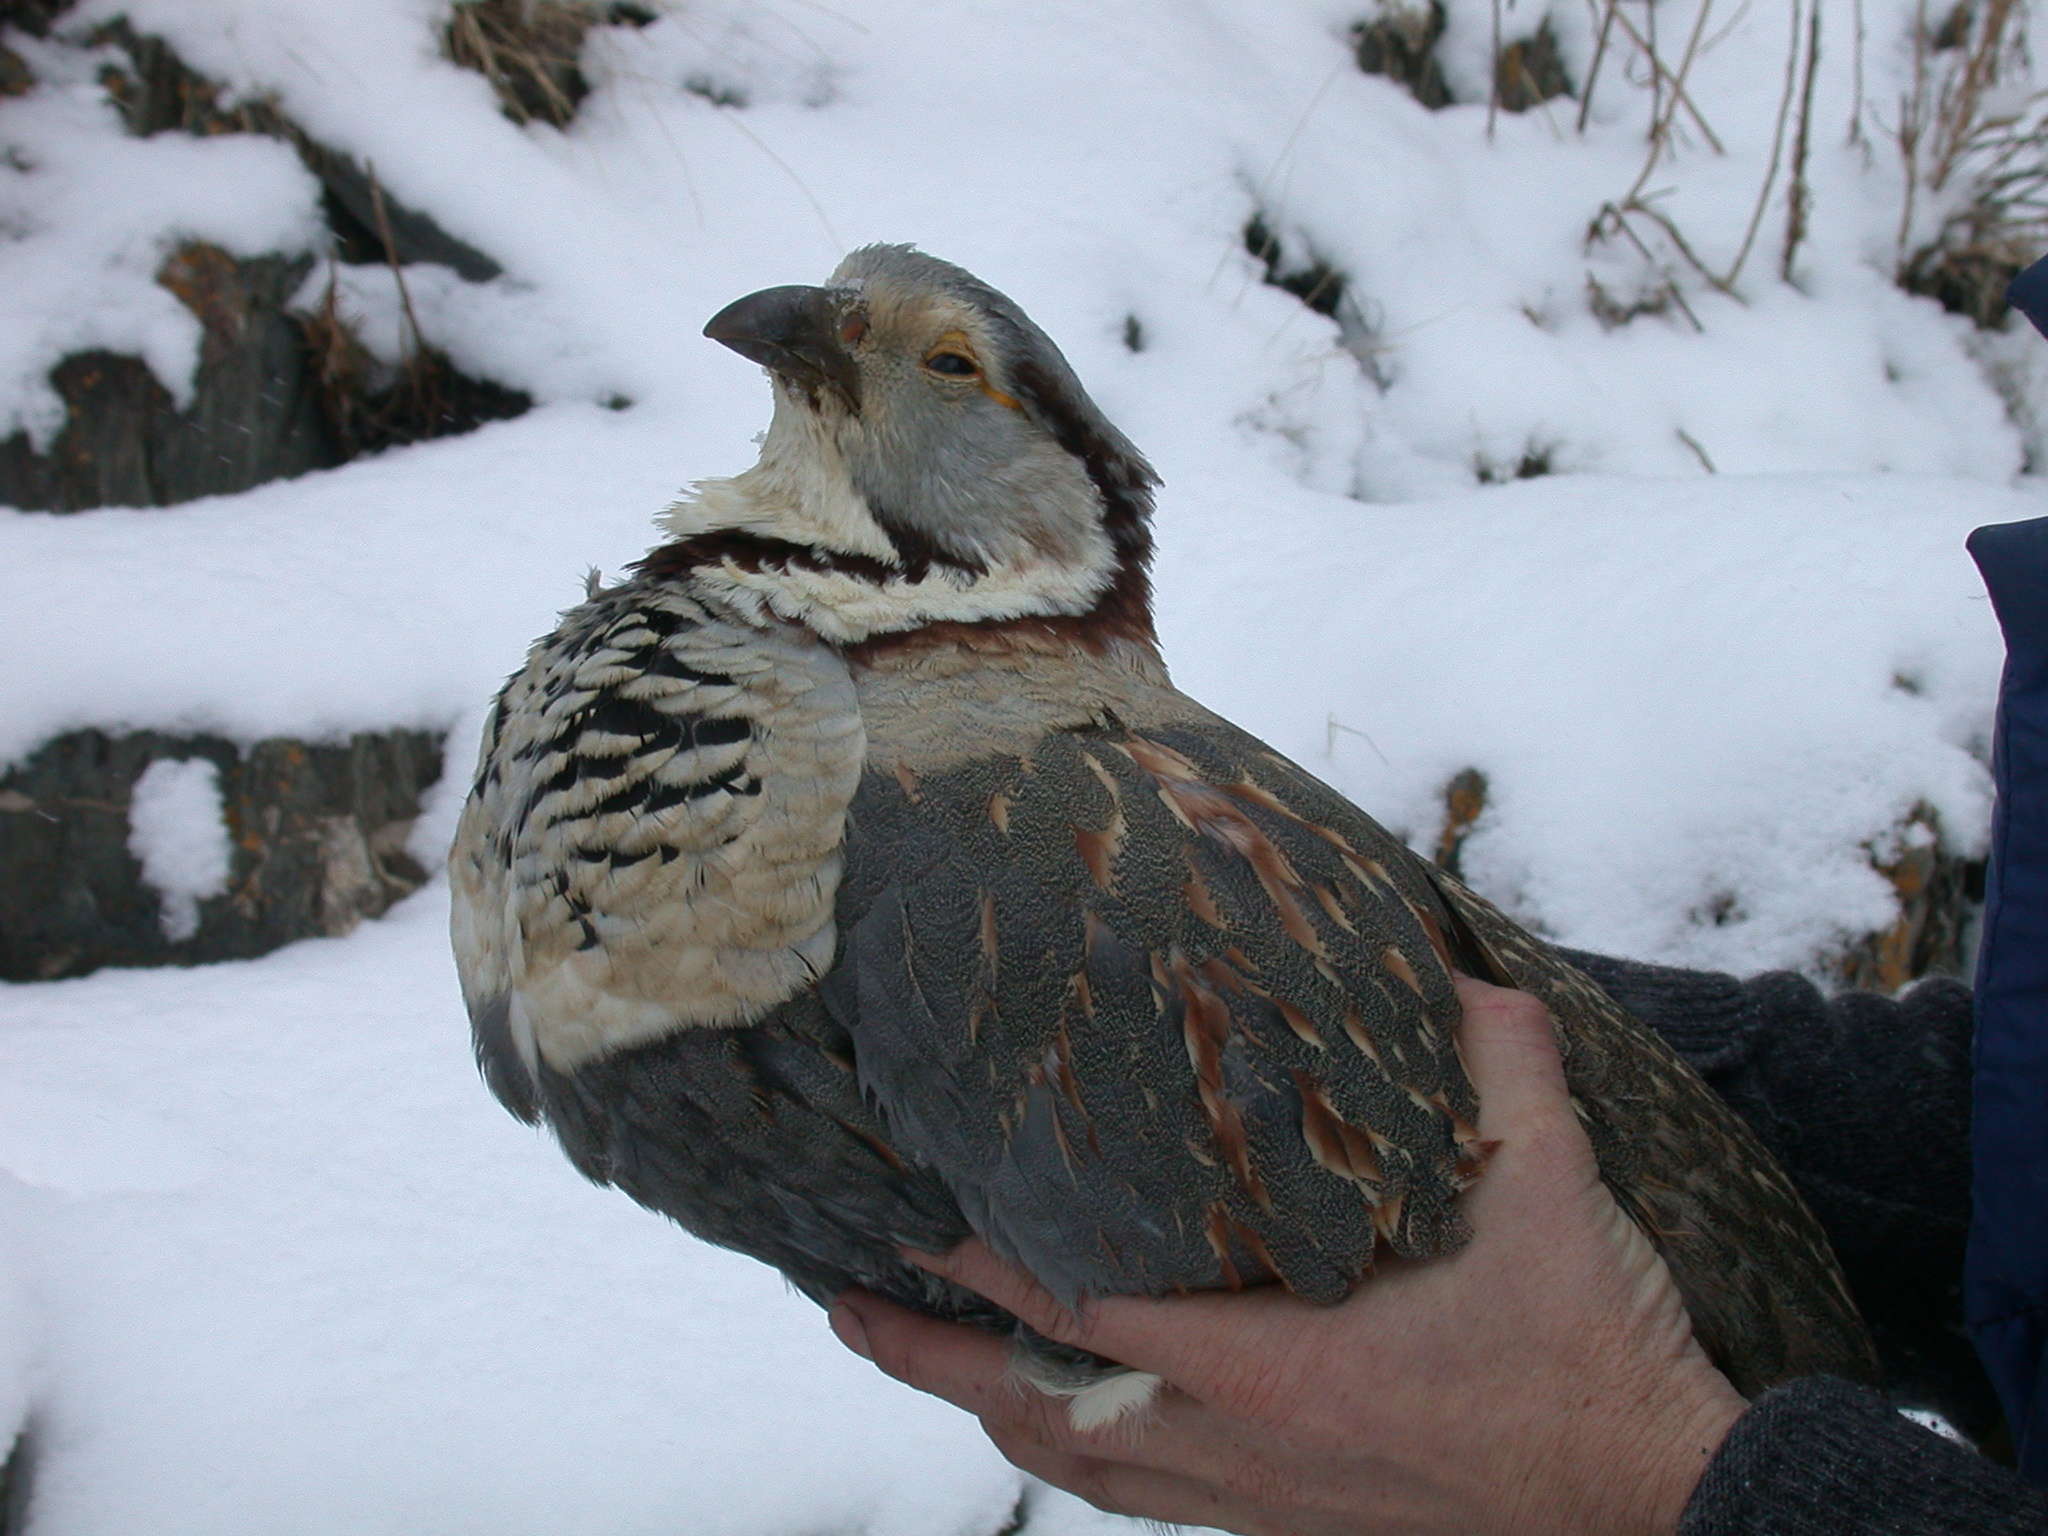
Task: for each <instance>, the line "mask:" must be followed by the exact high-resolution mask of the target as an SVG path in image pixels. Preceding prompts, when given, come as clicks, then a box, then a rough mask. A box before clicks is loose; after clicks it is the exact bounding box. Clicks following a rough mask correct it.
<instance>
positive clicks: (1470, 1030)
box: [1456, 976, 1598, 1195]
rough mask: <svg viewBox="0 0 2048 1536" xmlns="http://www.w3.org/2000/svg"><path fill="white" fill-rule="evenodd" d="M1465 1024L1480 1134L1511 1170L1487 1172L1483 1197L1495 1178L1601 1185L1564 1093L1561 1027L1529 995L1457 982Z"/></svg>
mask: <svg viewBox="0 0 2048 1536" xmlns="http://www.w3.org/2000/svg"><path fill="white" fill-rule="evenodd" d="M1456 983H1457V988H1458V1001H1459V1003H1460V1004H1462V1005H1463V1007H1464V1010H1465V1016H1464V1019H1463V1021H1462V1022H1461V1023H1460V1024H1459V1026H1458V1053H1459V1055H1460V1056H1461V1057H1463V1058H1464V1062H1465V1070H1466V1072H1467V1073H1468V1074H1469V1075H1470V1076H1471V1079H1472V1087H1473V1089H1474V1090H1475V1091H1476V1092H1477V1093H1478V1095H1479V1132H1480V1135H1482V1136H1483V1137H1485V1139H1486V1140H1488V1141H1491V1142H1498V1143H1501V1144H1502V1150H1503V1151H1504V1152H1505V1153H1506V1154H1507V1156H1506V1158H1505V1162H1506V1164H1507V1165H1508V1166H1506V1167H1498V1168H1490V1169H1489V1176H1488V1177H1487V1178H1485V1179H1482V1180H1481V1181H1480V1189H1479V1190H1478V1191H1475V1192H1474V1193H1475V1195H1478V1194H1480V1193H1482V1192H1483V1191H1484V1190H1485V1188H1486V1186H1487V1185H1489V1184H1496V1185H1497V1184H1499V1183H1500V1182H1502V1180H1501V1179H1500V1178H1499V1177H1497V1175H1503V1174H1504V1175H1506V1176H1507V1178H1508V1179H1509V1180H1513V1179H1514V1178H1515V1177H1516V1176H1517V1173H1519V1172H1523V1171H1529V1172H1534V1171H1537V1170H1536V1169H1534V1168H1531V1166H1530V1165H1531V1164H1532V1163H1533V1164H1536V1165H1539V1167H1540V1169H1541V1171H1542V1172H1545V1173H1550V1174H1557V1173H1564V1172H1568V1171H1569V1172H1574V1173H1579V1174H1582V1175H1584V1176H1585V1177H1586V1178H1587V1179H1588V1180H1596V1179H1597V1178H1598V1172H1597V1169H1596V1168H1595V1165H1594V1162H1593V1149H1592V1147H1591V1145H1590V1144H1589V1143H1588V1142H1587V1141H1586V1138H1585V1133H1584V1132H1583V1131H1582V1130H1581V1129H1580V1128H1579V1124H1578V1116H1577V1114H1576V1113H1575V1111H1574V1110H1573V1108H1572V1101H1571V1094H1570V1092H1569V1091H1568V1090H1567V1088H1566V1087H1565V1079H1564V1063H1563V1061H1562V1059H1561V1058H1560V1057H1559V1055H1558V1049H1557V1032H1556V1027H1555V1026H1554V1025H1553V1024H1552V1023H1551V1019H1550V1011H1549V1010H1548V1009H1547V1008H1545V1007H1544V1006H1543V1004H1541V1003H1540V1002H1538V1001H1537V1000H1536V999H1535V998H1533V997H1531V996H1530V995H1529V994H1528V993H1526V992H1515V991H1510V990H1509V989H1508V988H1506V987H1494V986H1488V985H1487V984H1486V983H1485V982H1483V981H1474V980H1472V979H1471V978H1470V977H1466V976H1460V977H1458V978H1456Z"/></svg>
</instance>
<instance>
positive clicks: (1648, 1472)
mask: <svg viewBox="0 0 2048 1536" xmlns="http://www.w3.org/2000/svg"><path fill="white" fill-rule="evenodd" d="M1682 1374H1683V1378H1684V1381H1683V1389H1682V1390H1681V1391H1679V1392H1678V1393H1676V1394H1675V1395H1674V1397H1673V1398H1669V1399H1666V1401H1665V1402H1664V1403H1663V1404H1662V1405H1661V1407H1659V1408H1658V1409H1656V1410H1653V1411H1649V1412H1646V1413H1644V1414H1643V1415H1642V1417H1641V1418H1640V1419H1639V1420H1638V1421H1637V1430H1638V1442H1637V1445H1636V1447H1635V1449H1634V1452H1633V1454H1632V1455H1631V1456H1628V1457H1625V1458H1622V1459H1621V1460H1620V1466H1619V1468H1618V1469H1617V1476H1620V1477H1625V1478H1627V1479H1629V1484H1630V1486H1632V1487H1633V1489H1634V1495H1635V1496H1634V1497H1633V1498H1630V1499H1627V1500H1626V1501H1625V1502H1624V1504H1623V1505H1622V1506H1621V1507H1620V1508H1618V1509H1617V1510H1616V1515H1617V1519H1615V1520H1614V1521H1611V1522H1608V1523H1604V1524H1603V1523H1598V1522H1589V1523H1588V1524H1587V1525H1586V1526H1585V1527H1584V1528H1585V1529H1586V1530H1588V1531H1593V1530H1599V1531H1606V1532H1611V1533H1612V1536H1673V1533H1675V1532H1676V1531H1677V1530H1678V1527H1679V1522H1680V1520H1681V1519H1682V1518H1683V1517H1684V1515H1685V1507H1686V1504H1687V1503H1688V1502H1689V1501H1690V1500H1691V1498H1692V1495H1693V1490H1694V1489H1696V1488H1697V1487H1698V1486H1699V1481H1700V1478H1701V1477H1702V1476H1703V1475H1704V1474H1705V1473H1706V1470H1707V1467H1708V1465H1709V1464H1710V1463H1711V1462H1712V1461H1713V1459H1714V1455H1715V1453H1716V1452H1717V1451H1719V1450H1720V1448H1721V1443H1722V1442H1723V1441H1724V1440H1726V1439H1727V1438H1728V1433H1729V1431H1730V1430H1732V1429H1733V1428H1734V1427H1735V1424H1736V1421H1737V1420H1738V1419H1740V1418H1741V1417H1742V1415H1743V1414H1744V1413H1745V1412H1746V1411H1748V1408H1749V1403H1748V1401H1747V1400H1746V1399H1745V1398H1744V1397H1743V1396H1742V1395H1741V1394H1740V1393H1739V1392H1737V1391H1736V1390H1735V1388H1734V1387H1733V1386H1731V1385H1729V1382H1728V1379H1727V1378H1726V1377H1725V1376H1723V1375H1722V1374H1721V1373H1720V1372H1719V1371H1717V1370H1715V1369H1713V1367H1712V1366H1710V1365H1708V1364H1707V1363H1706V1362H1705V1361H1704V1360H1702V1361H1700V1362H1699V1364H1698V1366H1697V1368H1696V1369H1694V1370H1688V1371H1685V1372H1684V1373H1682ZM1673 1385H1674V1386H1675V1385H1678V1383H1673Z"/></svg>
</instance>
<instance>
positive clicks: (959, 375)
mask: <svg viewBox="0 0 2048 1536" xmlns="http://www.w3.org/2000/svg"><path fill="white" fill-rule="evenodd" d="M924 365H925V367H927V368H929V369H931V371H932V372H933V373H943V374H947V375H949V376H951V377H952V378H956V379H971V378H973V377H974V375H975V374H977V373H979V372H981V370H980V369H979V368H977V367H975V366H974V359H973V358H971V357H966V356H963V355H962V354H960V353H958V352H934V353H933V354H932V355H931V356H930V357H928V358H926V359H925V360H924Z"/></svg>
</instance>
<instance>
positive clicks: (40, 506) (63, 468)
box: [0, 21, 533, 512]
mask: <svg viewBox="0 0 2048 1536" xmlns="http://www.w3.org/2000/svg"><path fill="white" fill-rule="evenodd" d="M90 41H91V43H92V44H94V45H95V46H99V47H104V48H110V49H113V50H116V51H117V54H118V56H119V57H120V58H121V59H123V60H125V63H110V64H108V65H106V66H105V67H104V68H102V69H101V71H100V77H99V79H100V86H101V88H102V89H103V90H104V91H105V92H106V93H107V97H108V99H109V100H110V101H111V102H112V103H113V104H114V105H115V107H116V108H117V109H118V110H119V111H120V113H121V117H122V121H123V122H124V123H125V124H126V126H127V129H128V131H129V132H131V133H133V134H135V135H137V136H138V137H148V136H150V135H153V134H159V133H185V134H192V135H195V136H199V137H208V138H210V137H218V136H220V135H224V134H256V135H260V136H263V137H267V138H274V139H278V140H281V141H283V142H285V143H287V144H290V145H291V146H292V148H293V149H294V150H295V151H296V152H297V153H298V156H299V158H300V160H301V161H302V162H303V163H304V164H305V166H306V168H307V169H308V170H309V171H311V172H312V173H313V175H314V176H315V177H317V178H318V179H319V182H320V185H321V209H322V214H323V216H324V218H325V221H326V223H327V226H328V234H329V236H330V242H329V248H330V253H331V257H332V259H333V260H334V261H337V262H342V263H349V264H358V265H362V264H376V265H380V266H389V267H391V268H392V269H393V270H394V271H397V272H399V273H400V281H401V283H402V281H403V275H402V274H403V269H404V268H405V267H406V266H408V265H411V264H415V263H436V264H439V265H443V266H447V267H450V268H452V269H453V270H454V271H455V272H456V273H457V274H458V275H459V276H461V277H462V278H464V279H465V280H467V281H471V282H486V281H489V280H490V279H492V278H494V277H497V276H499V275H500V273H501V270H502V269H501V268H500V267H499V266H498V264H497V263H496V262H495V261H493V260H492V259H491V258H490V257H489V256H487V255H485V254H484V253H483V252H481V251H478V250H476V249H475V248H474V247H473V246H470V245H469V244H467V243H466V242H464V241H462V240H460V239H458V238H456V237H455V236H453V235H451V234H449V233H448V232H447V231H446V230H445V229H443V228H442V227H441V226H440V225H439V224H437V223H436V222H435V221H434V220H433V219H432V218H431V217H429V216H427V215H426V214H424V213H421V212H418V211H417V210H414V209H411V208H408V207H406V206H405V205H404V204H403V203H402V202H400V201H399V200H398V199H396V198H394V197H392V196H391V195H390V194H389V193H388V192H387V191H386V190H385V189H384V188H383V187H382V186H380V185H379V184H378V181H377V179H376V176H375V175H374V173H373V172H372V170H371V169H370V168H369V167H367V166H364V165H360V164H358V163H357V162H356V161H354V160H353V159H351V158H350V157H348V156H346V155H342V154H339V153H336V152H335V151H333V150H331V149H328V148H327V147H326V146H324V145H322V144H320V143H318V142H317V141H315V140H314V139H312V138H311V137H310V136H308V135H307V134H306V133H305V132H303V131H302V130H301V129H300V128H299V127H298V126H297V125H296V124H295V123H293V122H292V121H291V120H290V119H289V118H287V117H286V116H285V115H284V114H283V113H282V112H281V111H279V110H278V108H277V107H276V106H275V105H274V104H273V103H271V102H268V101H265V100H248V101H230V100H229V99H228V98H227V96H226V94H225V93H224V92H223V91H222V90H221V88H220V87H219V86H218V85H216V84H215V83H214V82H212V81H210V80H208V79H206V77H204V76H203V75H200V74H198V73H197V72H196V71H194V70H192V69H191V68H189V67H188V66H187V65H186V64H185V63H184V62H183V61H182V60H181V59H180V58H179V57H178V56H177V54H176V53H175V52H173V51H172V50H171V48H170V47H169V46H168V45H167V44H165V43H164V42H163V41H162V40H161V39H158V38H153V37H148V36H144V35H141V34H138V33H136V32H135V31H134V30H133V29H132V28H130V27H129V26H128V24H127V23H126V22H125V21H115V22H112V23H109V24H108V25H106V26H104V27H101V28H98V29H97V30H95V31H94V32H93V34H92V36H91V39H90ZM7 57H8V58H10V59H11V58H14V56H13V55H11V54H10V55H8V56H7ZM15 62H16V63H17V64H18V63H19V60H18V59H16V60H15ZM20 73H22V79H21V81H20V82H19V85H18V90H20V91H25V90H28V89H32V88H33V82H32V81H30V80H28V79H27V78H26V75H25V72H20ZM14 78H15V73H14V72H10V71H9V69H8V68H7V60H6V59H0V89H15V88H16V87H15V86H14V85H12V84H10V82H12V81H14ZM17 93H18V92H17ZM314 265H315V258H314V257H312V256H310V255H305V254H290V255H287V254H277V255H266V256H257V257H253V258H247V259H240V258H236V257H234V256H231V255H229V254H228V253H227V252H226V251H223V250H221V249H219V248H218V247H216V246H212V245H207V244H204V243H198V242H194V243H188V244H185V245H183V246H180V247H179V248H177V249H176V250H174V251H173V252H172V253H171V254H170V255H169V256H168V257H167V258H166V259H165V261H164V263H163V265H162V267H161V268H160V269H159V270H158V272H157V274H156V280H157V282H158V283H159V284H160V285H161V286H162V287H164V288H165V289H167V290H168V291H169V292H170V293H171V294H173V295H174V296H175V297H176V298H177V299H178V301H179V302H180V303H181V304H183V305H184V307H185V308H186V309H187V310H188V311H190V313H191V314H192V315H193V317H194V318H195V319H196V320H197V321H198V322H199V327H200V338H201V339H200V348H199V359H198V366H197V367H196V368H195V370H194V373H193V378H192V398H191V400H190V402H189V403H188V404H186V405H184V406H182V407H180V406H179V405H178V404H177V403H176V402H175V401H173V399H172V397H171V394H170V391H168V390H167V389H166V388H165V387H164V385H163V383H162V382H161V381H160V380H159V379H158V378H157V377H156V375H155V374H154V373H152V372H151V371H150V369H149V367H148V365H147V364H145V363H144V362H143V361H142V359H141V358H139V357H134V356H128V355H124V354H119V353H114V352H106V351H90V352H81V353H75V354H73V355H71V356H69V357H66V358H64V359H62V360H61V361H60V362H59V363H58V364H57V366H56V367H55V368H54V369H52V370H51V374H50V381H51V384H52V386H53V387H54V389H55V390H56V393H57V394H58V396H59V397H60V398H61V399H62V400H63V402H64V404H65V407H66V416H65V420H64V424H63V426H62V427H61V429H60V430H59V431H58V433H57V435H56V437H55V438H54V440H53V441H51V442H49V443H48V444H46V445H43V446H42V447H40V448H38V446H37V445H36V444H34V443H33V442H31V440H30V439H29V438H28V436H27V435H26V434H24V433H19V432H17V433H15V434H14V435H13V436H11V437H9V438H7V439H5V440H4V441H0V505H5V506H11V507H20V508H24V509H29V510H41V511H52V512H78V511H84V510H87V509H89V508H93V507H104V506H129V507H154V506H169V505H173V504H175V503H177V502H182V501H190V500H193V499H194V498H196V497H200V496H214V495H224V494H232V493H234V492H237V491H244V490H248V489H249V488H251V487H252V486H256V485H261V484H263V483H265V482H266V481H270V480H279V479H287V478H290V477H291V476H294V475H300V474H304V473H306V472H307V471H308V470H313V469H326V468H332V467H334V466H335V465H338V464H343V463H346V462H347V461H349V460H350V459H353V458H356V457H359V456H361V455H364V454H369V453H375V452H378V451H380V450H382V449H385V448H389V447H392V446H395V445H397V444H401V443H411V442H418V441H422V440H424V439H427V438H434V437H447V436H452V435H455V434H458V433H462V432H469V431H473V430H475V428H477V427H478V426H481V425H482V424H483V423H485V422H487V421H494V420H503V419H505V418H508V417H513V416H517V415H519V414H521V413H522V412H524V411H525V410H527V409H528V408H529V407H530V406H531V405H532V403H533V402H532V400H531V399H530V398H529V397H528V396H527V395H525V394H524V393H523V392H521V391H520V390H517V389H512V388H509V387H507V386H505V385H503V384H499V383H495V382H493V381H491V380H488V379H480V378H473V377H470V376H468V375H465V374H463V373H462V372H461V371H460V370H458V369H457V368H456V367H455V366H454V364H453V363H452V362H451V361H450V360H449V359H448V357H447V356H446V355H445V354H444V353H442V352H440V351H439V350H437V349H436V348H434V347H433V346H431V345H429V344H428V343H427V342H426V340H425V339H424V338H423V337H421V336H419V335H418V334H416V333H415V334H413V335H412V336H411V337H410V341H411V345H410V346H409V348H408V350H407V353H406V355H405V356H404V357H403V358H402V359H400V361H399V362H398V364H397V365H396V366H395V367H388V366H378V365H376V364H374V363H373V361H372V360H371V359H370V358H369V356H368V354H367V353H366V352H365V351H364V350H363V348H362V347H361V345H360V344H359V343H358V342H357V341H356V340H355V338H354V336H353V335H352V333H350V331H349V330H348V327H347V324H346V321H345V320H344V319H343V317H342V316H341V314H340V312H339V309H338V307H337V306H336V305H334V304H333V303H332V302H331V300H330V302H328V303H326V304H324V305H317V306H315V307H314V308H313V309H312V310H311V311H308V312H300V311H298V310H295V309H294V308H292V304H293V301H294V300H295V299H297V298H298V297H299V296H300V294H301V292H302V290H303V289H304V287H305V284H306V280H307V278H308V276H309V274H311V273H312V271H313V269H314ZM330 293H331V289H330Z"/></svg>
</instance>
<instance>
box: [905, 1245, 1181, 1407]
mask: <svg viewBox="0 0 2048 1536" xmlns="http://www.w3.org/2000/svg"><path fill="white" fill-rule="evenodd" d="M903 1257H904V1258H906V1259H908V1260H909V1261H910V1262H911V1263H913V1264H916V1265H918V1266H920V1267H921V1268H924V1269H928V1270H930V1271H931V1272H932V1273H933V1274H936V1275H943V1276H945V1277H946V1278H947V1279H948V1280H951V1281H952V1282H953V1283H954V1284H956V1285H964V1286H966V1287H967V1289H968V1290H970V1291H973V1292H975V1293H976V1294H977V1295H981V1296H985V1297H987V1298H988V1299H989V1300H990V1301H992V1302H994V1303H995V1304H996V1305H997V1306H999V1307H1002V1308H1003V1309H1004V1310H1005V1311H1008V1312H1011V1313H1013V1314H1015V1315H1016V1316H1017V1317H1020V1318H1022V1319H1023V1320H1024V1321H1025V1322H1027V1323H1029V1324H1030V1325H1031V1326H1032V1327H1033V1328H1035V1329H1037V1330H1038V1331H1039V1332H1040V1333H1042V1334H1044V1335H1045V1336H1046V1337H1047V1338H1049V1339H1057V1340H1058V1341H1059V1342H1060V1343H1062V1344H1071V1345H1073V1346H1074V1347H1075V1348H1076V1349H1085V1350H1087V1351H1089V1352H1090V1353H1091V1354H1097V1355H1101V1356H1102V1357H1103V1358H1104V1359H1105V1360H1115V1361H1117V1362H1119V1363H1120V1364H1123V1365H1128V1366H1133V1367H1135V1368H1137V1369H1138V1370H1141V1371H1151V1372H1152V1373H1154V1374H1155V1375H1159V1376H1164V1377H1165V1378H1166V1379H1167V1380H1169V1381H1174V1380H1178V1379H1179V1378H1178V1377H1177V1376H1176V1374H1175V1370H1176V1367H1178V1365H1179V1364H1180V1359H1181V1353H1182V1352H1181V1351H1180V1349H1179V1348H1177V1346H1176V1335H1177V1334H1178V1333H1179V1332H1181V1331H1182V1330H1181V1329H1180V1328H1179V1327H1177V1326H1176V1324H1177V1319H1176V1318H1175V1313H1176V1311H1178V1310H1179V1309H1181V1308H1185V1307H1191V1306H1195V1305H1198V1304H1199V1301H1200V1300H1201V1298H1196V1297H1172V1298H1167V1299H1163V1300H1151V1299H1146V1300H1138V1299H1136V1298H1132V1297H1127V1296H1097V1297H1091V1298H1090V1299H1088V1300H1087V1301H1085V1302H1083V1303H1082V1304H1081V1306H1080V1307H1078V1308H1073V1307H1067V1306H1064V1305H1062V1304H1061V1303H1060V1302H1059V1301H1058V1300H1057V1299H1056V1298H1055V1297H1054V1296H1053V1294H1052V1293H1051V1292H1050V1291H1048V1290H1047V1289H1046V1288H1045V1287H1044V1286H1042V1285H1040V1284H1039V1283H1038V1282H1037V1281H1036V1280H1034V1279H1032V1278H1031V1276H1030V1274H1029V1273H1028V1272H1027V1271H1025V1270H1024V1269H1022V1268H1021V1267H1019V1266H1018V1265H1015V1264H1011V1263H1009V1262H1007V1261H1005V1260H1003V1259H1000V1258H998V1257H997V1256H996V1255H995V1253H994V1252H993V1251H992V1250H991V1249H990V1248H989V1246H988V1245H987V1244H986V1243H984V1242H983V1241H981V1239H980V1238H969V1239H968V1240H967V1241H966V1242H964V1243H962V1244H960V1246H959V1247H957V1248H955V1249H953V1250H951V1251H950V1252H948V1253H919V1252H916V1251H914V1250H912V1249H907V1248H906V1249H905V1250H903Z"/></svg>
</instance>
